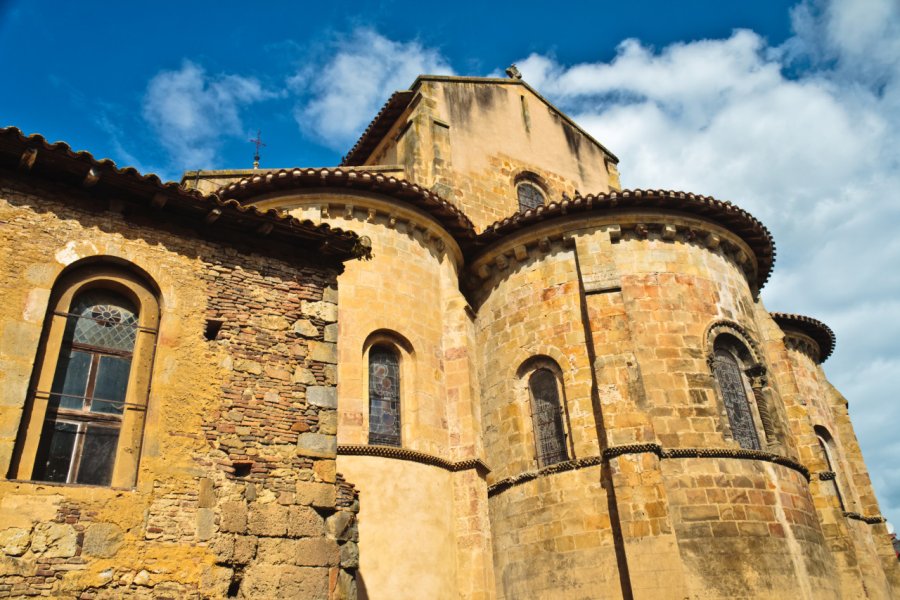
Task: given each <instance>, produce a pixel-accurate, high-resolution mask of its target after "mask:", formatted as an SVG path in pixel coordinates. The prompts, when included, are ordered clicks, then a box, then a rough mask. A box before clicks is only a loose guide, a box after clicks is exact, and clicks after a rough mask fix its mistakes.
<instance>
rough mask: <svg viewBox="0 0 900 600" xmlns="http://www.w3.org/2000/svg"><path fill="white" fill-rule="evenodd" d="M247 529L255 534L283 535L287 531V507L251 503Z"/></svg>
mask: <svg viewBox="0 0 900 600" xmlns="http://www.w3.org/2000/svg"><path fill="white" fill-rule="evenodd" d="M247 531H248V532H250V533H252V534H255V535H270V536H275V535H284V534H285V533H286V532H287V507H285V506H281V505H279V504H258V503H254V504H251V505H250V515H249V517H248V519H247Z"/></svg>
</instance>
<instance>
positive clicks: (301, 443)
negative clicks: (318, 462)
mask: <svg viewBox="0 0 900 600" xmlns="http://www.w3.org/2000/svg"><path fill="white" fill-rule="evenodd" d="M297 454H300V455H301V456H313V457H321V458H332V457H334V456H336V455H337V438H336V437H335V436H333V435H325V434H322V433H312V432H306V433H301V434H300V435H299V436H297Z"/></svg>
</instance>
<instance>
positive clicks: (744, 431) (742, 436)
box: [714, 350, 760, 450]
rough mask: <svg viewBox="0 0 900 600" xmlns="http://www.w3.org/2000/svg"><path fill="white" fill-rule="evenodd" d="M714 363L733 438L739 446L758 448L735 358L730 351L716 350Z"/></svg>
mask: <svg viewBox="0 0 900 600" xmlns="http://www.w3.org/2000/svg"><path fill="white" fill-rule="evenodd" d="M714 365H715V366H714V372H715V375H716V380H717V381H718V382H719V388H721V390H722V400H723V401H724V403H725V413H726V414H727V415H728V422H729V424H730V425H731V433H732V435H733V436H734V439H735V440H737V442H738V444H740V446H741V448H747V449H750V450H759V449H760V446H759V437H758V436H757V434H756V426H755V425H754V424H753V413H751V412H750V402H749V400H748V399H747V391H746V388H745V387H744V379H743V377H742V376H741V368H740V366H739V365H738V362H737V359H736V358H735V357H734V356H732V354H731V353H730V352H727V351H725V350H716V355H715V361H714Z"/></svg>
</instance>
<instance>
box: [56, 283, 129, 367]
mask: <svg viewBox="0 0 900 600" xmlns="http://www.w3.org/2000/svg"><path fill="white" fill-rule="evenodd" d="M69 312H71V313H73V314H76V315H78V323H76V325H75V331H74V334H73V335H74V338H73V341H74V342H75V343H77V344H86V345H88V346H96V347H99V348H109V349H112V350H124V351H126V352H130V351H131V350H133V349H134V340H135V337H136V335H137V310H136V309H135V308H134V306H133V305H132V304H131V303H130V302H128V300H126V299H125V298H123V297H122V296H120V295H118V294H115V293H113V292H110V291H107V290H90V291H88V292H84V293H82V294H79V295H78V296H77V297H76V298H75V300H74V301H73V302H72V308H71V309H70V310H69Z"/></svg>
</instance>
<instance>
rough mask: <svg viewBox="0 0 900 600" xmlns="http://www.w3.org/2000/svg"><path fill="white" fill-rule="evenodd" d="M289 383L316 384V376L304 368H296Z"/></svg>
mask: <svg viewBox="0 0 900 600" xmlns="http://www.w3.org/2000/svg"><path fill="white" fill-rule="evenodd" d="M291 381H292V382H293V383H302V384H304V385H309V384H311V383H315V382H316V376H315V375H314V374H313V372H312V371H310V370H309V369H307V368H306V367H297V368H296V369H294V373H293V374H292V375H291Z"/></svg>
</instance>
